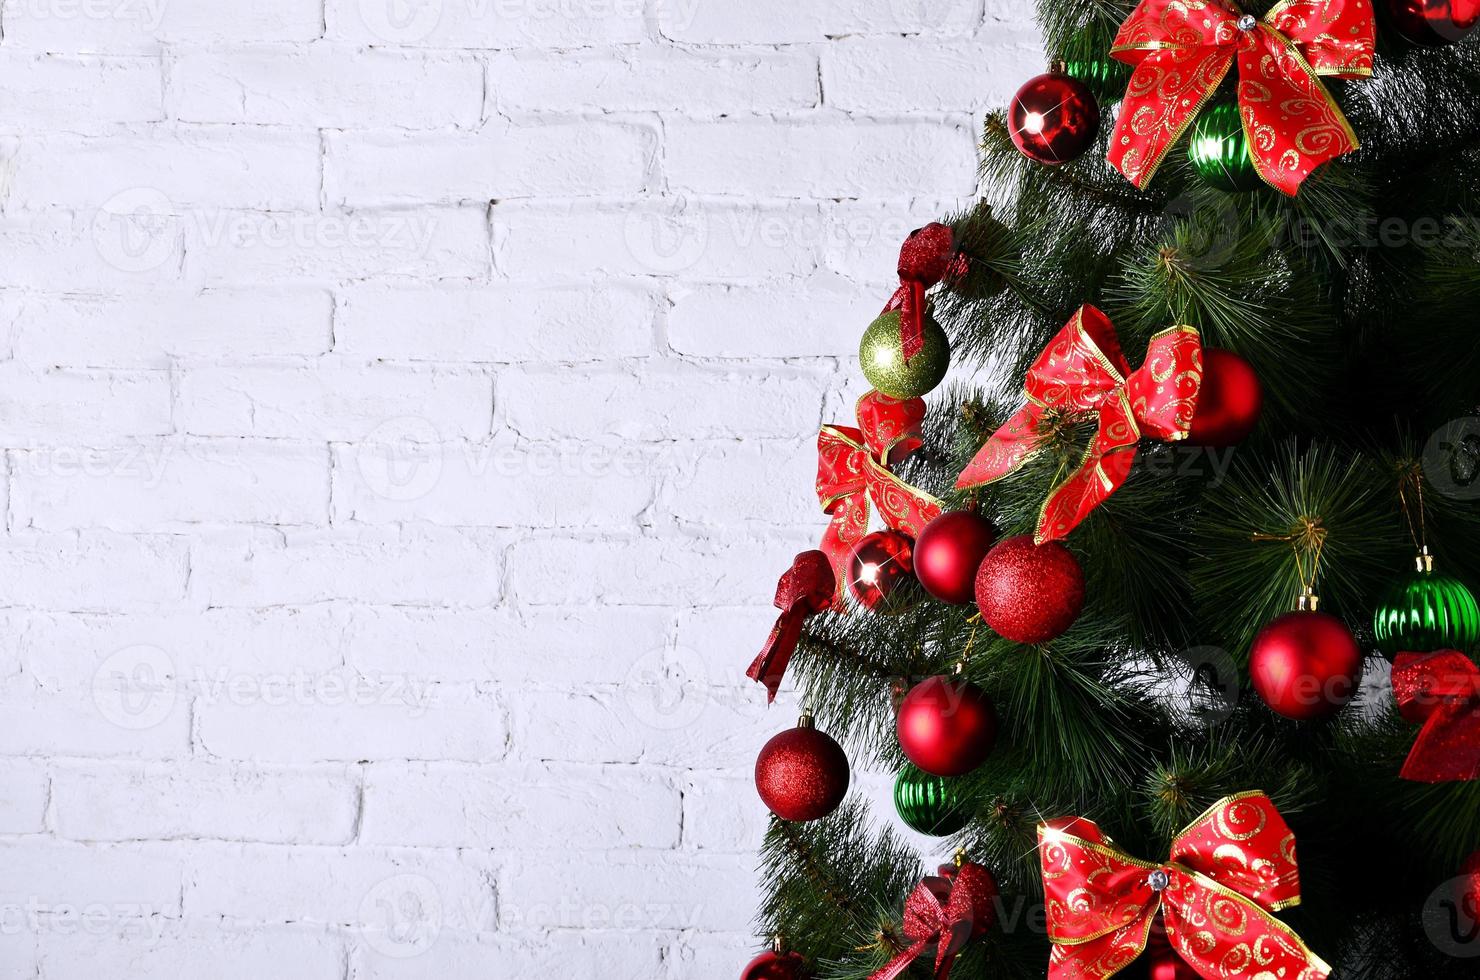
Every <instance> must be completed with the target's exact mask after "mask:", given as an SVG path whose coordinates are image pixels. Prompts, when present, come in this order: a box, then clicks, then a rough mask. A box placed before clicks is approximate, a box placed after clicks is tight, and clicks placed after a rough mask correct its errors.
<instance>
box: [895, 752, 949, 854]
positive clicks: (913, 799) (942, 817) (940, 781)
mask: <svg viewBox="0 0 1480 980" xmlns="http://www.w3.org/2000/svg"><path fill="white" fill-rule="evenodd" d="M894 809H895V810H896V811H897V812H898V813H899V819H901V820H903V821H904V822H905V824H906V825H907V826H908V827H909V828H910V829H911V830H914V831H917V832H918V833H921V834H929V835H930V836H932V837H947V836H949V835H951V834H954V833H955V832H956V831H958V830H960V829H961V828H962V827H964V826H966V819H967V813H966V809H965V807H964V806H962V803H961V797H960V794H959V793H958V792H957V791H956V781H955V780H953V779H950V778H949V777H946V776H932V775H931V774H930V773H928V772H925V771H924V770H922V769H917V768H916V767H914V766H905V768H903V769H901V770H900V772H899V775H898V776H896V777H895V779H894Z"/></svg>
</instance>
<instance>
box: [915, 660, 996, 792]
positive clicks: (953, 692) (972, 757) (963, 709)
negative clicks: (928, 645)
mask: <svg viewBox="0 0 1480 980" xmlns="http://www.w3.org/2000/svg"><path fill="white" fill-rule="evenodd" d="M895 725H896V731H897V733H898V735H899V747H900V748H902V749H904V754H905V755H906V756H907V757H908V758H909V760H910V761H911V762H913V763H914V764H915V765H917V766H919V767H920V768H921V769H924V770H925V771H926V772H928V773H933V774H935V775H937V776H960V775H961V774H963V773H968V772H970V771H971V770H973V769H975V768H976V767H977V766H979V765H981V764H982V763H983V762H985V761H986V758H987V756H989V755H991V754H992V746H993V745H995V744H996V742H997V710H996V709H995V708H994V707H992V699H991V698H990V697H988V696H987V692H986V691H983V690H982V689H981V688H979V687H977V686H976V685H975V684H972V683H970V682H968V681H963V680H959V679H953V678H950V677H939V676H938V677H931V678H927V679H926V680H923V681H921V682H920V683H918V684H916V685H915V686H914V687H913V688H911V689H910V693H909V694H906V695H905V697H904V701H902V702H901V703H900V705H899V716H898V718H897V719H896V722H895Z"/></svg>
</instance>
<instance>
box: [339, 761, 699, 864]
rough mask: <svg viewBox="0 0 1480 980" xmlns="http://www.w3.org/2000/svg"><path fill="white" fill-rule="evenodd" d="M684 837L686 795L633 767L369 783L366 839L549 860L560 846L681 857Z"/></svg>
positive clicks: (462, 770) (372, 772)
mask: <svg viewBox="0 0 1480 980" xmlns="http://www.w3.org/2000/svg"><path fill="white" fill-rule="evenodd" d="M427 800H436V801H437V805H436V807H435V808H428V807H427V806H426V803H425V801H427ZM593 814H602V815H603V817H602V818H601V819H599V820H593V819H592V815H593ZM678 830H679V797H678V791H677V790H676V789H675V788H674V787H673V786H672V785H671V784H670V783H669V782H668V781H667V780H666V779H663V778H662V777H660V776H657V775H655V774H653V773H652V772H650V771H643V770H640V769H638V768H636V767H632V766H619V767H609V768H602V767H596V766H543V765H533V766H493V767H489V766H478V767H476V768H468V767H465V766H449V765H436V766H414V767H406V766H396V765H375V766H371V767H370V768H369V770H368V771H367V772H366V775H365V816H364V821H363V826H362V829H361V837H360V839H361V840H362V841H363V842H364V843H365V844H369V845H377V844H395V845H416V846H421V847H467V848H475V849H481V848H491V849H497V850H501V851H507V850H511V849H513V850H527V851H533V852H543V851H545V850H547V849H548V848H549V846H550V842H551V841H570V842H579V844H580V846H581V847H582V848H608V847H610V848H617V849H621V848H630V847H656V848H672V847H675V846H676V845H677V844H678V836H679V834H678Z"/></svg>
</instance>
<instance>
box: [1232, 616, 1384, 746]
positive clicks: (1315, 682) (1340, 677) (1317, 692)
mask: <svg viewBox="0 0 1480 980" xmlns="http://www.w3.org/2000/svg"><path fill="white" fill-rule="evenodd" d="M1249 676H1250V678H1251V679H1252V680H1253V682H1254V690H1255V691H1257V692H1258V694H1259V696H1260V697H1261V698H1263V699H1264V703H1265V704H1267V705H1269V707H1270V709H1271V710H1273V711H1274V712H1275V713H1276V714H1279V715H1284V716H1285V717H1286V718H1293V719H1295V720H1296V721H1312V720H1314V719H1317V718H1325V717H1328V716H1330V715H1333V714H1335V713H1336V712H1337V711H1340V710H1341V709H1342V707H1344V706H1345V705H1346V703H1347V702H1348V701H1350V700H1351V699H1352V698H1353V697H1354V696H1355V695H1356V693H1357V683H1358V682H1359V681H1360V680H1361V679H1362V649H1361V647H1359V646H1357V641H1356V638H1355V637H1353V636H1352V631H1351V630H1349V629H1347V628H1346V624H1345V623H1343V622H1342V621H1341V620H1339V619H1337V618H1336V617H1335V616H1332V615H1329V614H1327V613H1323V612H1306V611H1301V612H1292V613H1286V614H1285V615H1283V616H1281V617H1279V618H1278V619H1276V620H1274V621H1273V622H1271V623H1270V624H1269V625H1267V626H1265V627H1264V629H1262V630H1260V631H1259V635H1258V636H1257V637H1255V638H1254V646H1253V648H1252V649H1251V650H1250V651H1249Z"/></svg>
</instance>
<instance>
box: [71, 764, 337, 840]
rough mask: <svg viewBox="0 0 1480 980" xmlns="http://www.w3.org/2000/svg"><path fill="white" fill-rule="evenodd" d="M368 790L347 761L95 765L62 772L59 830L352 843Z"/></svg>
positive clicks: (100, 836)
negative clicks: (328, 764)
mask: <svg viewBox="0 0 1480 980" xmlns="http://www.w3.org/2000/svg"><path fill="white" fill-rule="evenodd" d="M358 792H359V778H358V776H357V775H356V774H354V773H352V772H349V771H346V770H345V769H344V768H342V767H334V768H328V769H325V768H310V769H282V768H273V769H264V768H260V767H251V768H248V767H245V766H227V765H216V764H210V763H206V764H190V765H188V766H180V765H176V764H168V765H166V764H161V763H150V764H147V765H106V766H100V765H95V764H90V765H86V766H61V767H59V768H58V769H57V770H56V772H55V774H54V775H53V777H52V801H53V803H52V805H53V807H54V808H55V811H56V831H57V834H58V835H59V836H61V837H66V838H70V839H72V840H78V841H126V840H180V839H190V838H201V837H205V838H220V839H225V840H236V841H261V842H267V843H292V844H345V843H348V842H349V841H350V839H351V838H352V837H353V835H354V832H355V822H356V817H357V815H358V805H357V798H358Z"/></svg>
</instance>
